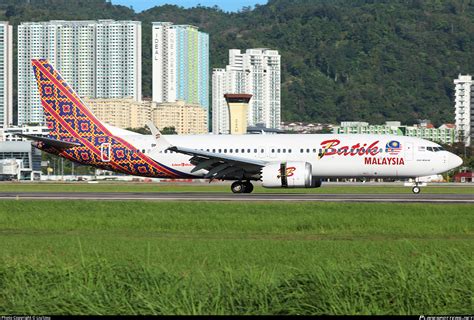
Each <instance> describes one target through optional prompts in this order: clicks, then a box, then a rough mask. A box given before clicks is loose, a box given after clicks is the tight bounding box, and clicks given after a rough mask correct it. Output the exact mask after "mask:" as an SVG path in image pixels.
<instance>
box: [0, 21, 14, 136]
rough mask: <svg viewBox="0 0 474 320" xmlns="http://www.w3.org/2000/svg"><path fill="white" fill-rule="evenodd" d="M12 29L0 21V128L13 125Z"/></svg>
mask: <svg viewBox="0 0 474 320" xmlns="http://www.w3.org/2000/svg"><path fill="white" fill-rule="evenodd" d="M12 34H13V27H12V26H10V25H9V24H8V22H2V21H0V127H2V128H7V127H8V126H10V125H11V124H12V123H13V87H12V69H13V60H12V56H13V55H12V48H13V40H12V39H13V37H12Z"/></svg>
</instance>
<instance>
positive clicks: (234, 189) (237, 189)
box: [230, 181, 245, 193]
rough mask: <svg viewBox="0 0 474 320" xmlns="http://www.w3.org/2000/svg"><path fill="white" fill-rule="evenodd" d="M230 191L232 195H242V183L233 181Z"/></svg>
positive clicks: (243, 186) (243, 187) (243, 188)
mask: <svg viewBox="0 0 474 320" xmlns="http://www.w3.org/2000/svg"><path fill="white" fill-rule="evenodd" d="M230 189H231V190H232V192H233V193H243V192H244V190H245V185H244V184H243V183H242V181H235V182H234V183H232V185H231V186H230Z"/></svg>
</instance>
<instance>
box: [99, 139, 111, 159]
mask: <svg viewBox="0 0 474 320" xmlns="http://www.w3.org/2000/svg"><path fill="white" fill-rule="evenodd" d="M100 160H102V162H110V143H102V144H101V145H100Z"/></svg>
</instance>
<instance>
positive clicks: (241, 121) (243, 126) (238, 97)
mask: <svg viewBox="0 0 474 320" xmlns="http://www.w3.org/2000/svg"><path fill="white" fill-rule="evenodd" d="M224 98H225V101H226V102H227V106H228V107H229V131H230V134H246V133H247V114H248V109H249V101H250V99H251V98H252V95H251V94H244V93H237V94H233V93H226V94H224Z"/></svg>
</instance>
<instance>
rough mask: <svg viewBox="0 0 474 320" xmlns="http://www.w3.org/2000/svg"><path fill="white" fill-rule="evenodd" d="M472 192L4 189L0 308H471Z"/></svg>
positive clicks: (169, 311) (410, 310)
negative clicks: (297, 195) (200, 196)
mask: <svg viewBox="0 0 474 320" xmlns="http://www.w3.org/2000/svg"><path fill="white" fill-rule="evenodd" d="M472 208H473V207H472V206H470V205H456V206H452V205H440V204H438V205H429V204H383V203H382V204H362V203H354V204H341V203H337V204H336V203H300V204H298V203H283V204H281V203H279V204H272V203H241V204H239V203H233V204H229V203H219V202H216V203H206V202H197V203H196V202H194V203H193V202H184V203H178V202H143V201H141V202H135V201H124V202H98V201H67V202H66V201H2V202H0V250H1V253H2V254H1V257H0V260H1V261H0V313H6V314H31V313H34V314H472V313H474V296H473V291H474V282H473V281H474V280H473V279H474V261H473V252H474V232H473V231H474V230H473V226H474V216H473V211H472Z"/></svg>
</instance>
